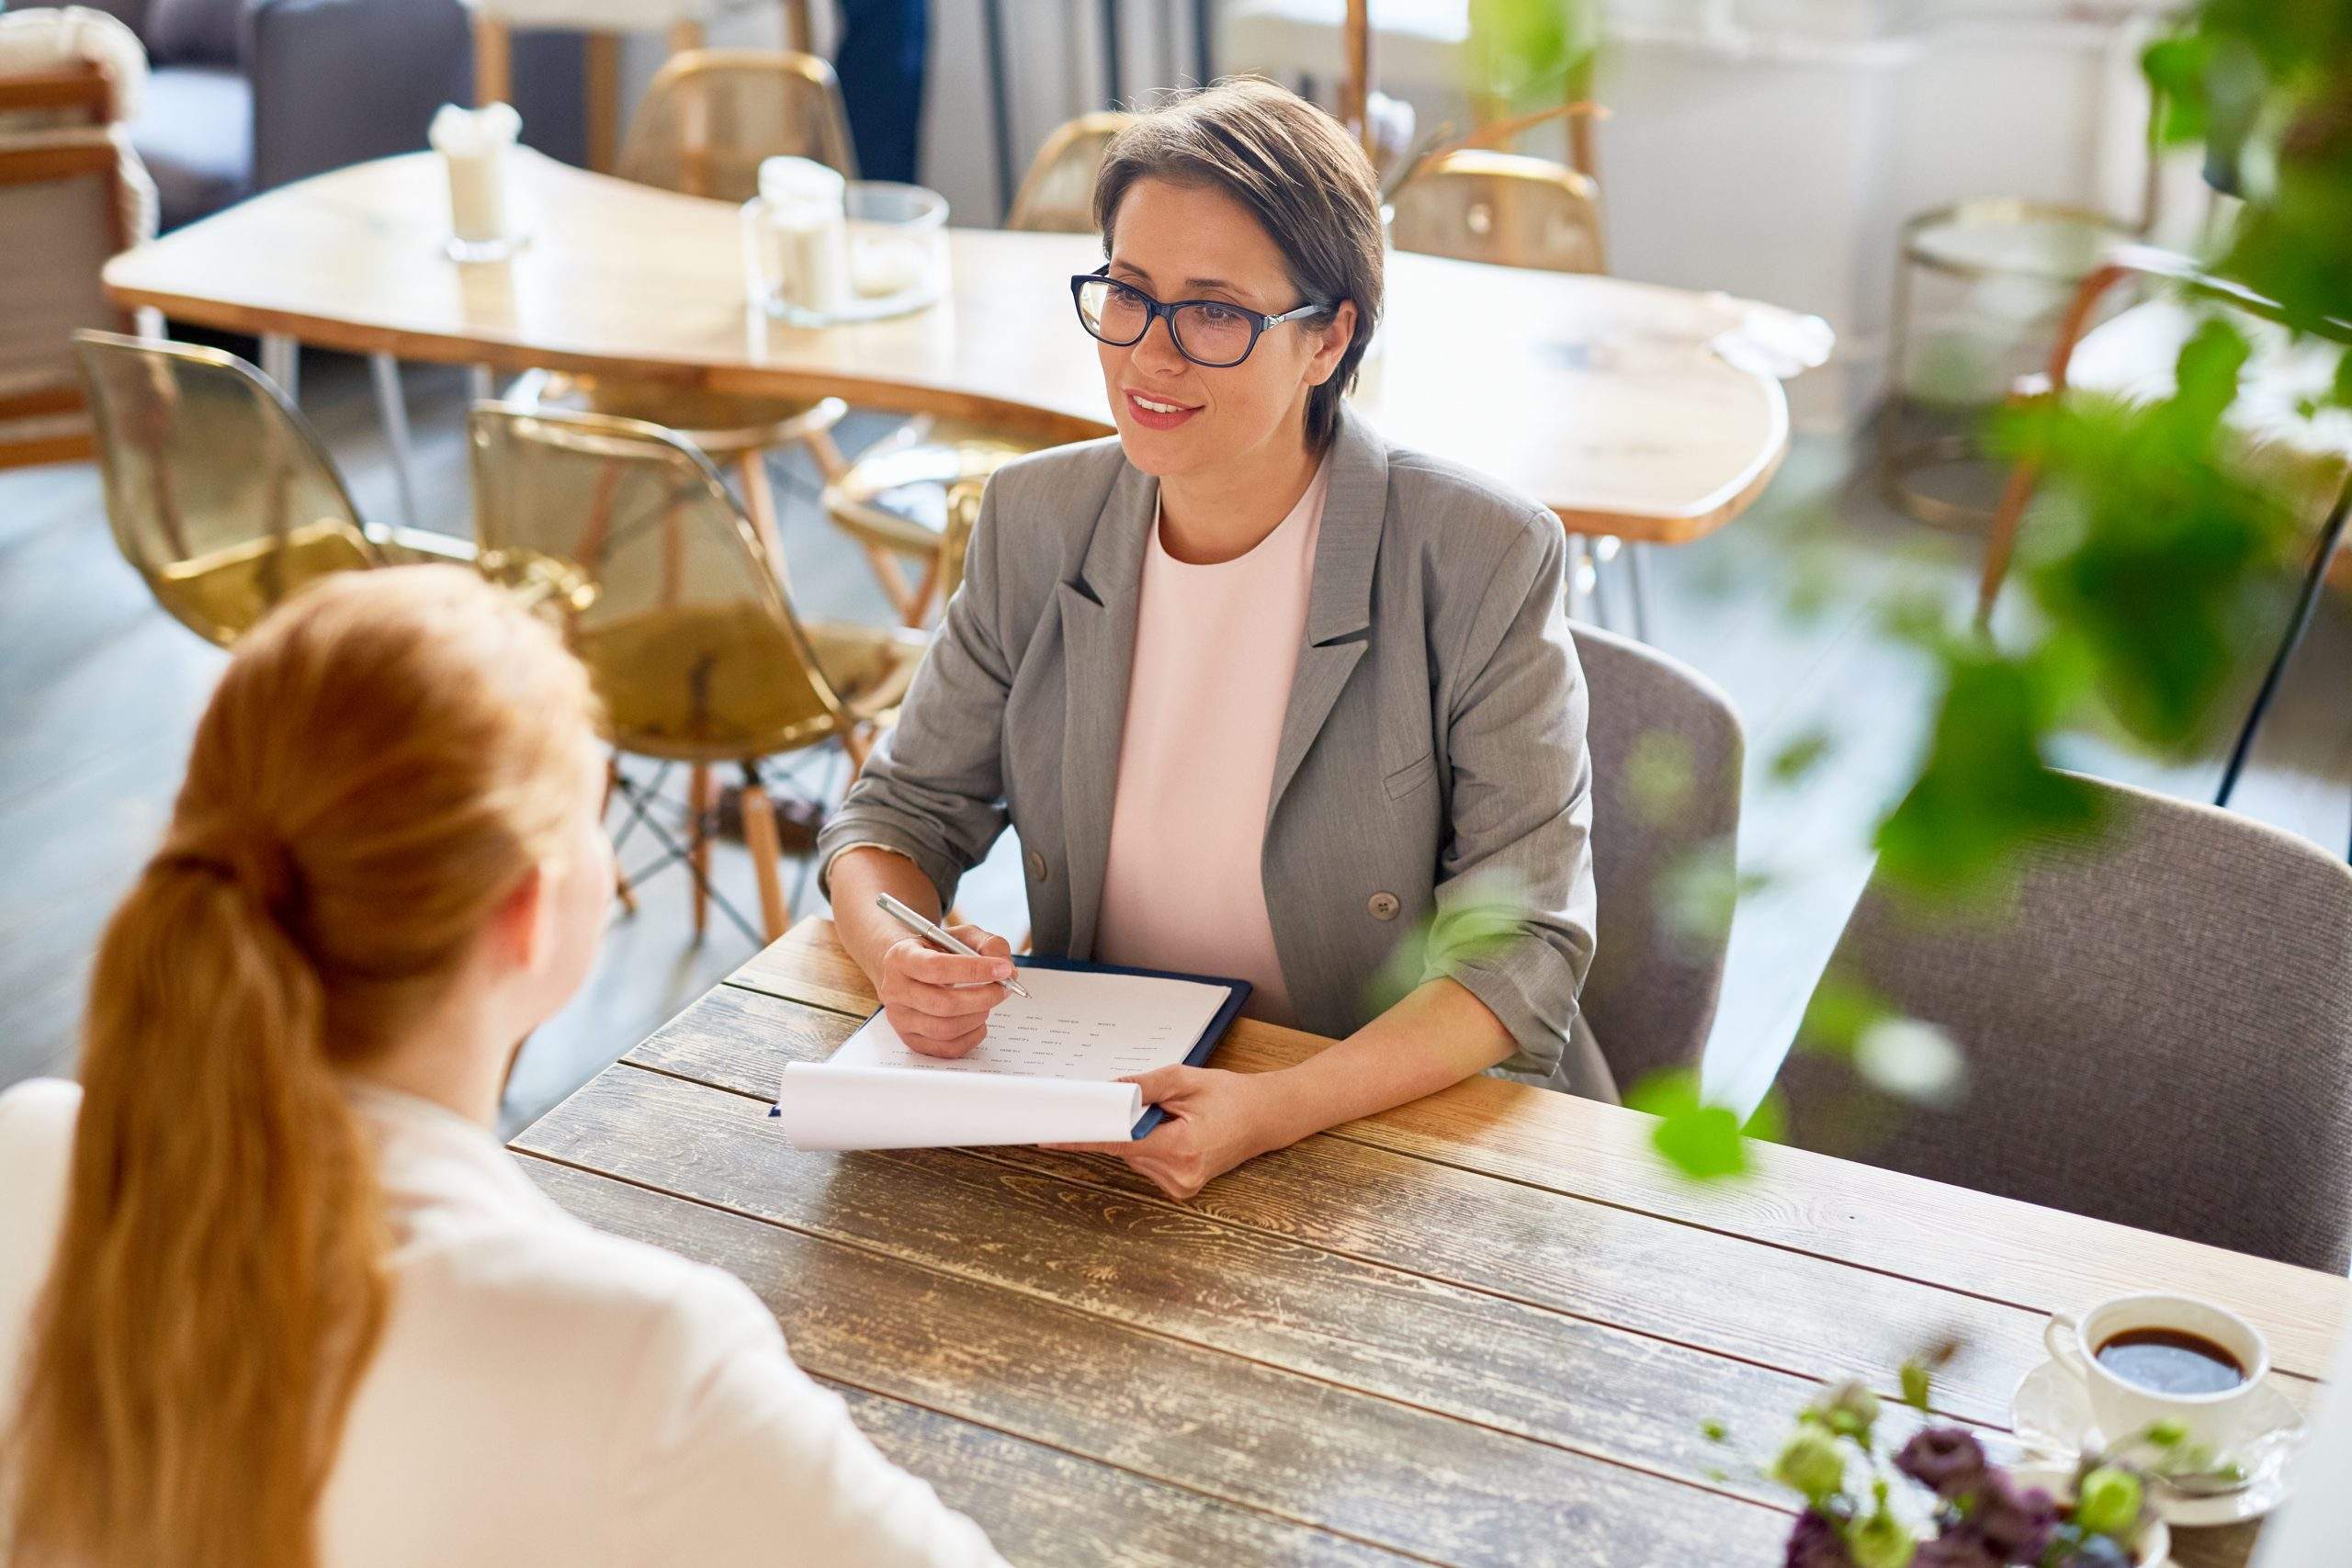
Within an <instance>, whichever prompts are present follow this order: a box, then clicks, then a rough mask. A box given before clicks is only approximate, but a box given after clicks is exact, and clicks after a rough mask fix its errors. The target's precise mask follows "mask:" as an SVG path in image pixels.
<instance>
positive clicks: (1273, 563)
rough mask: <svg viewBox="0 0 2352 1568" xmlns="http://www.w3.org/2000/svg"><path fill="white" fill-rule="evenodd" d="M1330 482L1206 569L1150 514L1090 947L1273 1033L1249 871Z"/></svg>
mask: <svg viewBox="0 0 2352 1568" xmlns="http://www.w3.org/2000/svg"><path fill="white" fill-rule="evenodd" d="M1328 488H1329V465H1328V463H1327V464H1326V466H1325V467H1324V468H1319V469H1317V471H1316V475H1315V478H1314V479H1313V480H1312V481H1310V482H1309V483H1308V485H1307V487H1306V494H1304V495H1302V496H1300V497H1299V498H1298V504H1297V505H1295V506H1294V507H1292V508H1291V510H1290V515H1288V516H1287V517H1284V518H1283V520H1282V522H1281V523H1279V524H1277V525H1275V527H1274V531H1273V532H1272V533H1271V534H1269V535H1267V536H1265V537H1264V538H1263V539H1261V540H1260V541H1259V542H1258V545H1257V547H1255V548H1254V549H1252V550H1250V552H1249V553H1248V554H1247V555H1243V556H1239V557H1237V558H1234V559H1232V560H1229V561H1219V562H1217V563H1216V564H1215V565H1213V566H1193V565H1189V564H1187V563H1185V562H1183V561H1181V560H1178V559H1177V558H1175V557H1173V556H1171V555H1170V554H1169V553H1168V551H1167V549H1166V548H1165V547H1163V546H1162V545H1161V543H1160V538H1159V518H1158V515H1157V514H1156V513H1155V515H1154V517H1153V521H1152V530H1151V541H1150V544H1149V546H1148V548H1147V549H1146V551H1145V554H1144V561H1143V578H1142V584H1141V592H1140V594H1139V597H1138V601H1137V604H1136V649H1135V667H1134V670H1133V671H1132V672H1131V673H1130V674H1129V676H1128V679H1127V716H1126V726H1125V730H1124V731H1123V733H1122V734H1121V737H1120V741H1119V774H1118V783H1117V786H1116V788H1115V790H1114V794H1113V796H1112V807H1111V850H1110V858H1109V861H1108V862H1107V863H1106V864H1105V867H1104V870H1103V906H1102V915H1101V918H1100V919H1099V921H1098V923H1097V927H1096V935H1095V956H1096V957H1097V958H1099V959H1101V960H1103V962H1105V963H1111V964H1133V965H1137V966H1140V967H1143V968H1149V969H1178V970H1183V971H1186V972H1188V973H1192V974H1200V975H1227V976H1234V977H1236V978H1238V979H1244V980H1248V981H1249V982H1250V985H1251V987H1253V988H1252V990H1251V992H1250V1005H1249V1007H1248V1008H1247V1009H1246V1011H1247V1012H1248V1013H1249V1014H1250V1016H1251V1017H1252V1018H1261V1019H1265V1020H1267V1021H1272V1022H1275V1023H1289V1022H1291V1021H1293V1020H1294V1016H1295V1015H1294V1014H1293V1012H1292V1010H1291V1002H1290V989H1289V987H1287V986H1285V985H1284V984H1283V970H1282V963H1281V960H1280V959H1279V958H1278V957H1277V956H1276V955H1275V953H1274V930H1273V925H1272V920H1271V919H1269V918H1268V916H1267V913H1266V889H1265V883H1264V881H1263V878H1262V875H1261V869H1260V864H1259V861H1260V856H1261V852H1262V851H1263V849H1264V846H1265V837H1266V807H1267V803H1268V801H1269V799H1270V798H1271V797H1272V793H1273V781H1274V752H1275V750H1276V749H1277V748H1278V747H1279V746H1280V744H1281V742H1282V732H1283V710H1284V709H1285V708H1286V707H1287V705H1289V702H1290V682H1291V676H1292V674H1293V673H1294V672H1295V671H1296V669H1297V667H1298V650H1299V642H1300V639H1301V638H1302V637H1304V636H1305V635H1306V600H1307V592H1308V589H1309V588H1310V587H1311V586H1312V584H1313V581H1314V576H1315V541H1316V537H1317V535H1318V534H1319V533H1320V531H1321V528H1322V524H1323V497H1324V493H1325V491H1326V490H1327V489H1328Z"/></svg>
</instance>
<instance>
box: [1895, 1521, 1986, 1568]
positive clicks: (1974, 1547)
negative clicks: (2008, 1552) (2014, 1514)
mask: <svg viewBox="0 0 2352 1568" xmlns="http://www.w3.org/2000/svg"><path fill="white" fill-rule="evenodd" d="M2007 1562H2008V1560H2007V1558H2005V1557H1999V1556H1996V1555H1995V1553H1994V1551H1993V1549H1992V1548H1991V1547H1990V1546H1987V1545H1986V1544H1985V1538H1984V1537H1983V1536H1981V1535H1978V1534H1977V1533H1976V1532H1975V1531H1974V1530H1973V1529H1970V1528H1969V1527H1967V1526H1966V1525H1962V1526H1960V1527H1958V1528H1957V1529H1949V1530H1946V1531H1945V1532H1944V1533H1943V1534H1942V1535H1940V1536H1939V1537H1937V1538H1936V1539H1935V1540H1930V1541H1924V1542H1922V1543H1921V1544H1920V1547H1919V1552H1918V1555H1917V1556H1916V1557H1914V1558H1912V1559H1911V1568H2006V1564H2007Z"/></svg>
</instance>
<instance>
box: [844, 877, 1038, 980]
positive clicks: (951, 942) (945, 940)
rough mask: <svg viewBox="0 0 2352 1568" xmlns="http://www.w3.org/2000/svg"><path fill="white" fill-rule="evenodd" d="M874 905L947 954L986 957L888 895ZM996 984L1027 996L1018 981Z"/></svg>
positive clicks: (882, 896)
mask: <svg viewBox="0 0 2352 1568" xmlns="http://www.w3.org/2000/svg"><path fill="white" fill-rule="evenodd" d="M874 903H875V906H876V908H879V909H880V910H881V911H882V912H883V913H884V914H886V915H888V916H889V917H890V918H891V919H894V920H896V921H898V922H899V924H900V925H902V926H904V927H906V928H907V930H909V931H912V932H914V933H915V935H917V936H919V937H921V938H922V939H923V940H924V941H925V942H935V943H937V944H938V945H939V946H941V947H944V948H945V949H946V950H947V951H948V952H950V953H962V954H963V955H964V956H965V957H967V958H986V957H987V956H988V954H987V953H974V952H973V951H972V950H971V949H970V948H968V947H966V946H965V945H964V944H963V943H962V942H957V941H956V939H955V938H954V937H952V936H949V935H948V934H947V933H946V932H945V931H942V930H940V928H939V927H938V926H936V925H934V924H933V922H931V921H929V920H926V919H923V918H922V916H921V915H918V914H916V913H915V912H914V911H913V910H912V909H910V908H907V907H906V906H905V905H904V904H901V903H899V901H898V900H897V899H896V898H893V897H890V896H889V895H888V893H877V894H876V895H875V897H874ZM997 983H998V984H999V985H1001V986H1002V987H1004V988H1005V989H1006V990H1008V991H1011V992H1012V994H1013V995H1014V996H1016V997H1026V996H1027V995H1028V994H1029V993H1028V992H1026V991H1024V990H1023V989H1022V988H1021V982H1020V981H1018V980H1001V981H999V982H997Z"/></svg>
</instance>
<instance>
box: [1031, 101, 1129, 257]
mask: <svg viewBox="0 0 2352 1568" xmlns="http://www.w3.org/2000/svg"><path fill="white" fill-rule="evenodd" d="M1135 122H1136V117H1135V116H1134V115H1131V114H1122V113H1120V112H1118V111H1116V110H1113V109H1104V110H1102V111H1100V112H1098V113H1095V114H1084V115H1080V116H1079V117H1078V118H1076V119H1073V120H1070V121H1069V122H1068V123H1066V124H1064V125H1061V126H1058V127H1057V128H1056V129H1055V130H1054V133H1053V134H1052V135H1050V136H1048V137H1046V144H1045V145H1044V146H1043V147H1040V148H1039V149H1037V156H1036V157H1035V159H1034V160H1032V161H1031V163H1030V164H1029V172H1028V173H1027V174H1026V175H1023V176H1022V178H1021V188H1020V190H1019V191H1017V192H1015V193H1014V195H1013V197H1012V211H1011V212H1010V213H1009V214H1008V215H1007V216H1006V218H1005V220H1004V226H1005V227H1006V228H1008V229H1018V230H1021V231H1023V232H1026V233H1032V234H1091V233H1093V232H1094V181H1095V176H1096V175H1100V174H1101V173H1102V172H1103V153H1104V152H1107V151H1109V150H1110V146H1111V141H1112V138H1114V137H1115V136H1117V135H1118V134H1119V132H1121V131H1123V130H1126V128H1127V127H1129V126H1130V125H1133V124H1134V123H1135Z"/></svg>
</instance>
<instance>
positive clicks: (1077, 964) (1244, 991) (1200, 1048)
mask: <svg viewBox="0 0 2352 1568" xmlns="http://www.w3.org/2000/svg"><path fill="white" fill-rule="evenodd" d="M1012 961H1013V963H1014V964H1017V965H1019V966H1021V967H1023V968H1029V969H1078V970H1083V971H1086V972H1087V973H1090V974H1095V975H1134V976H1138V977H1140V978H1142V979H1146V980H1189V981H1191V982H1192V983H1193V985H1196V986H1223V987H1225V989H1226V998H1225V1004H1224V1005H1223V1006H1222V1007H1220V1008H1218V1009H1217V1010H1216V1017H1215V1018H1212V1019H1210V1020H1209V1026H1208V1027H1207V1028H1206V1029H1204V1030H1203V1031H1202V1032H1201V1037H1200V1039H1199V1041H1198V1042H1196V1043H1194V1044H1193V1048H1192V1049H1191V1050H1190V1051H1187V1052H1185V1053H1184V1063H1183V1065H1184V1066H1188V1067H1197V1066H1201V1065H1202V1064H1203V1063H1204V1062H1206V1061H1207V1060H1208V1059H1209V1053H1210V1052H1212V1051H1214V1050H1216V1043H1217V1042H1218V1041H1220V1040H1222V1039H1224V1038H1225V1032H1226V1031H1227V1030H1228V1029H1230V1028H1232V1027H1233V1021H1234V1020H1235V1019H1237V1018H1238V1017H1240V1016H1241V1008H1242V1004H1243V1003H1245V1002H1247V1001H1248V1000H1249V999H1250V982H1249V981H1247V980H1228V979H1227V978H1225V977H1224V976H1221V975H1181V974H1178V973H1177V972H1176V971H1175V970H1173V969H1136V968H1132V967H1129V966H1127V965H1125V964H1087V963H1083V962H1081V961H1080V960H1078V959H1075V958H1046V957H1040V956H1038V955H1037V954H1035V953H1017V954H1015V955H1014V957H1013V960H1012ZM880 1011H881V1009H879V1008H876V1009H875V1010H874V1012H870V1013H867V1014H866V1015H865V1018H866V1021H868V1022H871V1021H873V1018H874V1016H875V1013H878V1012H880ZM860 1027H861V1028H862V1027H864V1025H863V1024H861V1025H860ZM768 1114H769V1115H771V1116H777V1115H781V1114H783V1113H782V1112H781V1111H777V1110H776V1109H775V1107H774V1106H770V1107H769V1108H768ZM1167 1120H1168V1112H1166V1111H1162V1110H1161V1109H1159V1107H1158V1106H1157V1105H1147V1106H1145V1107H1144V1108H1143V1119H1142V1120H1141V1121H1139V1122H1136V1125H1135V1131H1134V1132H1133V1133H1132V1134H1129V1136H1131V1137H1136V1138H1140V1137H1142V1136H1143V1135H1144V1134H1147V1133H1148V1132H1150V1131H1151V1130H1152V1129H1153V1128H1154V1127H1157V1126H1159V1124H1160V1123H1161V1122H1165V1121H1167Z"/></svg>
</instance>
